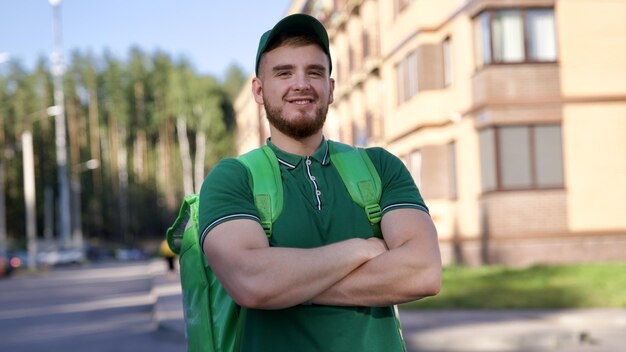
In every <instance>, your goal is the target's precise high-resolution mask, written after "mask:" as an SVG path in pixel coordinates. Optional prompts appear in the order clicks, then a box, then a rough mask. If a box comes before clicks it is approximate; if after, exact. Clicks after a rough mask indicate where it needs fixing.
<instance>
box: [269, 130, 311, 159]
mask: <svg viewBox="0 0 626 352" xmlns="http://www.w3.org/2000/svg"><path fill="white" fill-rule="evenodd" d="M270 135H271V137H272V143H273V144H274V145H275V146H277V147H278V148H280V149H281V150H283V151H286V152H287V153H291V154H296V155H302V156H308V155H311V154H313V152H315V151H316V150H317V148H318V147H319V146H320V144H321V143H322V138H323V134H322V130H320V131H319V132H317V133H316V134H314V135H312V136H310V137H307V138H302V139H294V138H291V137H289V136H286V135H284V134H282V133H281V132H280V131H278V130H276V129H275V128H273V127H272V126H270Z"/></svg>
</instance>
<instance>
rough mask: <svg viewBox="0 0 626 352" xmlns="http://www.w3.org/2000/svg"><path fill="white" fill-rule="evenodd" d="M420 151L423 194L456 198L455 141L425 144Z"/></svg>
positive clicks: (430, 197) (435, 197) (430, 196)
mask: <svg viewBox="0 0 626 352" xmlns="http://www.w3.org/2000/svg"><path fill="white" fill-rule="evenodd" d="M419 151H420V154H419V155H420V160H419V161H420V169H421V170H420V171H421V172H420V176H421V177H420V184H421V189H420V191H421V193H422V196H423V197H424V198H428V199H455V198H456V151H455V143H454V142H452V143H447V144H432V145H424V146H421V147H420V149H419ZM416 182H417V181H416Z"/></svg>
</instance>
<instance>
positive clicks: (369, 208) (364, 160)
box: [328, 141, 382, 225]
mask: <svg viewBox="0 0 626 352" xmlns="http://www.w3.org/2000/svg"><path fill="white" fill-rule="evenodd" d="M328 147H329V148H330V160H331V161H332V163H333V164H334V165H335V168H336V169H337V171H338V172H339V175H340V176H341V179H342V180H343V183H344V184H345V186H346V188H347V189H348V192H349V193H350V197H352V200H353V201H354V202H355V203H357V204H358V205H359V206H361V207H362V208H363V209H365V213H366V214H367V219H368V220H369V221H370V223H371V224H372V225H376V224H378V223H379V222H380V220H381V218H382V211H381V208H380V204H379V203H380V195H381V192H382V187H381V181H380V176H379V175H378V172H377V171H376V168H375V167H374V164H372V161H371V160H370V158H369V156H368V155H367V152H366V151H365V149H363V148H354V147H352V146H349V145H347V144H343V143H339V142H333V141H328Z"/></svg>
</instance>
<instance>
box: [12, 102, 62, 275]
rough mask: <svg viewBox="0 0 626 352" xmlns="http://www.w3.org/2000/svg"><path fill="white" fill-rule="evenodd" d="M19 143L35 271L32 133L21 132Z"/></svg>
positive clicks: (31, 265) (52, 112) (30, 258)
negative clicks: (20, 143)
mask: <svg viewBox="0 0 626 352" xmlns="http://www.w3.org/2000/svg"><path fill="white" fill-rule="evenodd" d="M58 109H59V107H58V106H56V105H54V106H51V107H49V108H47V109H46V110H45V111H46V113H47V115H48V116H55V115H56V114H57V113H58ZM35 114H36V113H35ZM31 115H34V114H31ZM31 115H28V116H31ZM21 142H22V160H23V162H22V164H23V171H24V206H25V208H26V248H27V252H28V268H29V269H30V270H35V269H37V251H38V248H37V213H36V212H37V210H36V209H37V206H36V194H35V190H36V188H35V162H34V160H35V156H34V153H33V133H32V132H31V131H30V130H28V129H27V130H25V131H24V132H22V138H21Z"/></svg>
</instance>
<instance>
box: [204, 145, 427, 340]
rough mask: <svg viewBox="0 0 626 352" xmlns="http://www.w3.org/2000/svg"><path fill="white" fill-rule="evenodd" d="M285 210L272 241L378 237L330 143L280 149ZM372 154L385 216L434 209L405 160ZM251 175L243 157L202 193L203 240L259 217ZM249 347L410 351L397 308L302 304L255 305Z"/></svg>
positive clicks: (295, 243)
mask: <svg viewBox="0 0 626 352" xmlns="http://www.w3.org/2000/svg"><path fill="white" fill-rule="evenodd" d="M267 143H268V145H269V146H270V147H271V148H272V150H273V151H274V153H275V154H276V156H277V158H278V162H279V166H280V172H281V177H282V180H283V204H284V205H283V211H282V213H281V215H280V217H279V218H278V220H276V222H275V223H274V225H273V228H272V236H271V237H270V238H269V242H270V246H273V247H295V248H314V247H319V246H323V245H326V244H330V243H334V242H339V241H343V240H346V239H349V238H354V237H360V238H369V237H372V236H373V235H374V231H373V229H372V226H371V225H370V223H369V221H368V219H367V216H366V214H365V211H364V210H363V208H361V207H360V206H359V205H357V204H356V203H354V202H353V201H352V198H351V197H350V194H349V193H348V190H347V189H346V187H345V185H344V183H343V181H342V180H341V177H340V176H339V173H338V172H337V170H336V169H335V167H334V166H333V165H332V163H331V162H330V156H329V154H328V142H327V141H326V140H323V141H322V143H321V145H320V147H319V148H318V149H317V150H316V151H315V152H314V153H313V155H311V156H299V155H294V154H289V153H286V152H284V151H282V150H280V149H278V148H277V147H276V146H275V145H273V144H272V143H271V141H270V140H268V142H267ZM367 153H368V155H369V156H370V159H371V160H372V163H373V164H374V167H375V168H376V170H377V171H378V173H379V175H380V178H381V181H382V196H381V201H380V206H381V209H382V213H383V216H384V214H385V213H387V212H388V211H391V210H393V209H397V208H415V209H420V210H423V211H426V212H427V211H428V209H427V208H426V206H425V205H424V201H423V199H422V197H421V195H420V193H419V191H418V189H417V187H416V186H415V183H414V182H413V178H412V177H411V175H410V174H409V172H408V170H407V169H406V167H405V166H404V164H403V163H402V162H401V161H400V159H398V158H397V157H395V156H393V155H392V154H390V153H389V152H387V151H386V150H384V149H382V148H368V149H367ZM249 177H250V175H249V173H248V171H247V170H246V168H245V167H244V166H243V164H241V163H240V162H239V161H237V160H236V159H224V160H222V161H220V162H219V163H218V164H217V165H216V166H215V168H213V170H211V172H210V173H209V175H208V176H207V178H206V179H205V181H204V183H203V185H202V190H201V192H200V213H199V223H200V224H199V225H200V230H201V232H200V233H201V235H200V236H201V238H200V243H202V242H203V240H204V238H205V237H206V236H207V234H208V233H209V231H210V230H211V229H212V228H214V227H215V226H217V225H218V224H220V223H223V222H226V221H230V220H233V219H253V220H256V221H259V214H258V211H257V210H256V207H255V206H254V199H253V195H252V190H251V188H250V182H249ZM241 350H242V351H403V350H404V347H403V342H402V339H401V336H400V333H399V330H398V325H397V323H396V318H395V315H394V311H393V307H392V306H388V307H337V306H322V305H299V306H295V307H291V308H287V309H280V310H256V309H249V310H248V313H247V317H246V323H245V327H244V332H243V338H242V346H241Z"/></svg>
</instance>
